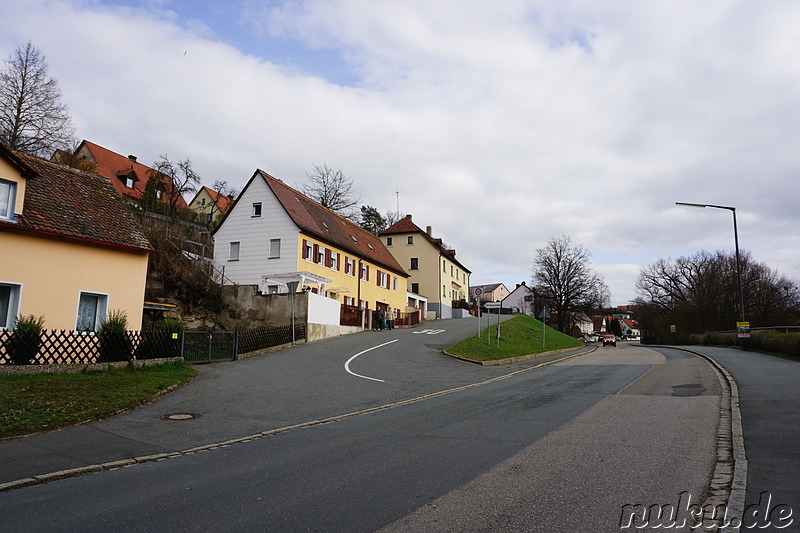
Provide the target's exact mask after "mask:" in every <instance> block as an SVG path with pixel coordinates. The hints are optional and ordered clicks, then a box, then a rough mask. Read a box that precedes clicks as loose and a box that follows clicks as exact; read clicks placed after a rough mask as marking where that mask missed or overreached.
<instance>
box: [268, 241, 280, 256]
mask: <svg viewBox="0 0 800 533" xmlns="http://www.w3.org/2000/svg"><path fill="white" fill-rule="evenodd" d="M280 256H281V240H280V239H270V240H269V258H270V259H278V258H280Z"/></svg>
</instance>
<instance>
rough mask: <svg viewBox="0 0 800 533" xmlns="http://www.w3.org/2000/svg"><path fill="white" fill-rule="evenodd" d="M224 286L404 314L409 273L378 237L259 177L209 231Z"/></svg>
mask: <svg viewBox="0 0 800 533" xmlns="http://www.w3.org/2000/svg"><path fill="white" fill-rule="evenodd" d="M212 236H213V237H214V243H215V245H214V262H215V263H216V264H217V266H218V268H220V269H221V270H223V272H224V277H225V283H227V284H233V283H238V284H240V285H258V286H259V288H260V290H261V292H263V293H285V292H287V291H288V284H289V283H290V282H298V283H299V288H300V289H302V290H307V291H310V292H312V293H316V294H319V295H321V296H325V297H328V298H331V299H333V300H336V301H338V302H339V303H340V304H343V305H349V306H354V307H361V308H364V309H371V310H376V309H383V310H387V309H388V308H389V307H391V308H392V309H394V310H396V309H400V310H401V312H405V310H406V303H407V295H406V286H407V283H406V280H407V278H408V274H406V272H405V271H404V270H403V268H402V267H401V266H400V264H399V263H398V262H397V261H396V260H395V259H394V257H393V256H392V255H391V254H390V253H389V252H388V250H386V248H385V247H384V245H383V243H382V242H381V241H380V239H378V238H377V237H376V236H375V235H372V234H371V233H369V232H367V231H365V230H363V229H362V228H360V227H359V226H357V225H356V224H354V223H352V222H350V221H349V220H347V219H346V218H344V217H342V216H340V215H338V214H336V213H334V212H333V211H331V210H330V209H327V208H325V207H323V206H321V205H320V204H318V203H317V202H315V201H313V200H312V199H310V198H308V197H307V196H305V195H303V194H302V193H300V192H299V191H297V190H295V189H293V188H292V187H289V186H288V185H286V184H285V183H284V182H283V181H281V180H279V179H277V178H274V177H272V176H270V175H269V174H267V173H266V172H264V171H262V170H257V171H256V172H255V173H254V174H253V176H252V177H251V178H250V181H248V182H247V185H246V186H245V187H244V189H243V190H242V192H241V194H240V195H239V196H238V198H237V199H236V201H235V202H234V203H233V205H232V206H231V208H230V211H228V213H227V214H226V215H225V216H224V217H223V218H222V220H221V221H220V224H219V225H218V226H217V228H216V229H215V230H214V231H213V232H212Z"/></svg>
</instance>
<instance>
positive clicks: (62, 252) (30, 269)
mask: <svg viewBox="0 0 800 533" xmlns="http://www.w3.org/2000/svg"><path fill="white" fill-rule="evenodd" d="M0 250H4V251H6V252H7V253H6V254H5V259H4V260H3V262H2V263H1V264H0V281H2V282H7V283H18V284H21V285H22V290H21V297H20V306H19V314H22V315H29V314H34V315H42V314H43V315H45V327H46V328H48V329H67V330H72V329H74V328H75V322H76V315H77V312H78V299H79V293H80V291H85V292H93V293H101V294H108V309H109V310H111V309H121V310H124V311H125V312H126V313H127V314H128V327H129V329H131V330H138V329H140V328H141V324H142V304H143V302H144V288H145V281H146V277H147V260H148V254H147V253H144V252H142V253H133V252H124V251H121V250H112V249H105V248H99V247H95V246H88V245H83V244H79V243H75V242H69V241H60V240H51V239H44V238H38V237H31V236H30V235H23V234H17V233H8V232H0Z"/></svg>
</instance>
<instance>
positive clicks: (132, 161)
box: [128, 155, 136, 163]
mask: <svg viewBox="0 0 800 533" xmlns="http://www.w3.org/2000/svg"><path fill="white" fill-rule="evenodd" d="M128 159H130V160H131V163H136V156H135V155H129V156H128Z"/></svg>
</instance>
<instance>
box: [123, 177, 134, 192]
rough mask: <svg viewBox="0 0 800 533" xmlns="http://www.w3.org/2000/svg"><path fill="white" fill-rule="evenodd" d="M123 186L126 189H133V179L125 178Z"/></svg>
mask: <svg viewBox="0 0 800 533" xmlns="http://www.w3.org/2000/svg"><path fill="white" fill-rule="evenodd" d="M125 186H126V187H127V188H129V189H133V178H132V177H130V176H127V177H126V178H125Z"/></svg>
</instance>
